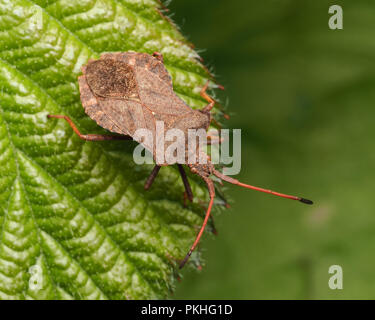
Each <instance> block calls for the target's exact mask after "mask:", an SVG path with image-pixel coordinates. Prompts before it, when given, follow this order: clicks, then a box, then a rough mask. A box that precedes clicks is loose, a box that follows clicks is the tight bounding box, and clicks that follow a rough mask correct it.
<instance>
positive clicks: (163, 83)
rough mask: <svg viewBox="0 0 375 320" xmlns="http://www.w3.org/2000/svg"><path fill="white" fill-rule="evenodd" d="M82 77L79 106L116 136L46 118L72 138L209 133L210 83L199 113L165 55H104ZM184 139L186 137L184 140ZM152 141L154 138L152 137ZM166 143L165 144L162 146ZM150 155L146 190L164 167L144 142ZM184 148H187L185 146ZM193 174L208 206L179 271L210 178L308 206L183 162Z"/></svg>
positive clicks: (212, 191)
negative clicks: (158, 128)
mask: <svg viewBox="0 0 375 320" xmlns="http://www.w3.org/2000/svg"><path fill="white" fill-rule="evenodd" d="M82 73H83V75H82V76H80V77H79V78H78V81H79V89H80V94H81V101H82V105H83V107H84V109H85V112H86V113H87V115H88V116H89V117H90V118H91V119H93V120H95V121H96V122H97V124H98V125H99V126H101V127H103V128H105V129H107V130H109V131H111V132H114V133H118V134H120V136H107V135H97V134H87V135H84V134H81V133H80V132H79V130H78V129H77V128H76V126H75V125H74V123H73V122H72V121H71V119H70V118H69V117H67V116H63V115H48V117H49V118H63V119H65V120H66V121H67V122H68V123H69V124H70V126H71V127H72V128H73V130H74V131H75V133H76V134H77V135H78V136H79V137H80V138H82V139H84V140H88V141H103V140H132V139H133V137H134V134H135V132H136V130H138V129H141V128H144V129H148V130H150V131H151V132H152V133H155V123H156V121H163V122H164V123H165V127H166V128H165V129H166V130H169V129H179V130H181V131H183V132H184V133H187V132H188V130H189V129H204V130H207V129H208V127H209V126H210V122H211V114H210V111H211V109H212V108H213V107H214V104H215V102H214V100H213V99H212V98H211V97H210V96H209V95H208V94H207V93H206V90H207V88H208V83H207V84H206V85H205V86H204V87H203V89H202V90H201V96H202V97H203V98H204V99H206V100H207V101H208V105H207V106H206V107H204V108H203V109H202V110H194V109H192V108H190V107H189V106H188V105H187V104H186V103H185V102H184V101H183V100H181V99H180V98H179V97H178V96H177V95H176V94H175V93H174V91H173V85H172V79H171V77H170V75H169V73H168V71H167V70H166V68H165V66H164V63H163V56H162V55H161V54H160V53H157V52H155V53H154V54H153V55H149V54H146V53H137V52H120V53H106V54H103V55H102V56H101V57H100V59H98V60H89V62H88V63H87V65H85V66H83V67H82ZM186 136H187V135H186ZM154 137H155V134H154ZM166 143H167V142H166ZM142 144H143V145H144V147H145V148H146V149H148V150H149V151H150V152H151V153H152V154H153V155H154V159H155V162H156V166H155V168H154V169H153V171H152V172H151V175H150V176H149V178H148V179H147V181H146V183H145V189H146V190H147V189H149V188H150V187H151V185H152V183H153V181H154V179H155V178H156V176H157V174H158V172H159V170H160V168H161V166H166V165H168V163H166V162H161V163H160V162H157V159H156V157H155V146H156V143H153V145H152V146H151V145H147V143H144V142H143V143H142ZM185 149H186V146H185ZM186 164H187V165H188V167H189V168H190V170H191V172H192V173H194V174H197V175H199V176H200V177H201V178H202V179H203V180H204V181H205V183H206V184H207V187H208V191H209V195H210V202H209V205H208V209H207V212H206V215H205V219H204V222H203V224H202V227H201V229H200V231H199V233H198V235H197V237H196V239H195V241H194V243H193V245H192V247H191V249H190V250H189V252H188V254H187V255H186V257H185V258H184V259H183V261H182V262H181V263H180V267H181V268H182V267H183V266H184V265H185V263H186V262H187V261H188V259H189V257H190V255H191V253H192V252H193V251H194V249H195V247H196V246H197V244H198V242H199V240H200V238H201V236H202V234H203V231H204V229H205V226H206V225H207V222H208V219H209V217H210V213H211V209H212V206H213V202H214V197H215V187H214V184H213V182H212V180H211V179H210V176H211V175H216V176H217V177H218V178H220V179H222V180H224V181H227V182H229V183H232V184H236V185H239V186H242V187H245V188H249V189H254V190H258V191H262V192H266V193H270V194H274V195H277V196H280V197H283V198H288V199H293V200H298V201H301V202H303V203H306V204H312V201H310V200H307V199H304V198H301V197H295V196H289V195H285V194H281V193H277V192H274V191H271V190H266V189H263V188H258V187H254V186H251V185H247V184H243V183H241V182H239V181H238V180H235V179H233V178H230V177H228V176H225V175H223V174H222V173H220V172H218V171H217V170H215V168H214V166H213V165H212V163H211V162H210V161H209V160H208V161H207V163H205V164H200V163H198V162H197V163H190V164H189V163H187V162H186ZM177 165H178V169H179V171H180V174H181V177H182V180H183V184H184V187H185V193H186V195H187V197H188V199H189V200H190V201H192V200H193V194H192V191H191V187H190V185H189V182H188V179H187V177H186V173H185V171H184V168H183V166H182V164H177Z"/></svg>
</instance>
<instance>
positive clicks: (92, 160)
mask: <svg viewBox="0 0 375 320" xmlns="http://www.w3.org/2000/svg"><path fill="white" fill-rule="evenodd" d="M161 9H162V8H161V6H160V3H159V2H158V1H153V0H117V1H111V0H96V1H95V0H79V1H78V0H58V1H55V0H49V1H48V0H45V1H42V0H34V1H29V0H12V1H9V0H0V87H1V91H0V226H1V229H0V299H142V298H146V299H147V298H163V297H166V296H167V295H168V293H169V292H170V290H171V289H172V288H173V282H174V279H175V274H176V269H175V267H176V266H175V263H174V260H175V259H181V258H183V257H184V255H185V253H186V251H187V249H188V248H189V246H190V244H191V243H192V241H193V239H194V236H195V233H196V229H195V227H196V225H200V224H201V222H202V214H203V210H202V208H201V207H200V206H199V205H198V204H197V202H196V203H195V204H192V205H190V206H189V207H188V208H186V209H185V208H184V207H183V204H182V194H183V185H182V182H181V181H180V178H179V175H178V172H177V170H175V169H174V168H169V167H168V168H163V170H162V171H161V172H160V176H159V177H158V179H157V180H156V181H155V184H154V186H153V188H152V190H151V191H149V192H144V190H143V184H144V182H145V179H146V177H147V175H148V174H149V172H150V171H151V169H152V166H150V165H144V166H137V165H135V164H134V163H133V157H132V151H133V149H134V146H135V144H134V143H133V142H124V141H122V142H103V143H102V142H84V141H81V140H80V139H79V138H78V137H77V136H76V135H75V134H74V133H73V131H72V130H71V128H70V127H69V126H68V125H67V124H66V123H65V122H64V121H58V120H55V119H54V120H48V119H47V117H46V115H47V114H65V115H68V116H70V117H71V118H72V119H73V121H74V122H75V123H76V124H77V125H78V127H79V128H80V130H81V132H84V133H102V132H104V130H103V129H101V128H99V127H98V126H97V125H96V124H95V122H94V121H92V120H91V119H90V118H88V117H87V116H86V115H85V114H84V111H83V108H82V106H81V102H80V99H79V90H78V82H77V77H78V76H79V75H80V68H81V66H82V65H83V64H85V63H86V62H87V60H88V59H89V58H98V57H99V55H100V53H102V52H109V51H127V50H134V51H140V52H148V53H152V52H153V51H159V52H161V53H163V54H164V56H165V61H166V66H167V69H168V70H169V72H170V73H171V75H172V78H173V82H174V88H175V91H176V92H177V93H178V94H179V95H180V96H181V97H182V98H183V99H184V100H185V101H186V102H187V103H188V104H189V105H191V106H192V107H201V106H203V105H205V102H204V101H202V99H201V98H200V96H199V91H200V88H201V87H202V85H203V84H204V83H205V82H206V81H207V79H209V78H210V75H209V73H208V72H207V70H206V69H205V68H204V67H203V65H202V64H201V63H200V62H199V61H198V60H197V58H198V55H197V54H196V53H195V51H194V50H193V49H192V48H191V47H190V46H189V44H188V42H187V41H186V40H185V39H184V38H183V37H182V36H181V34H180V33H179V32H178V31H177V29H176V28H175V27H174V26H173V25H172V24H171V22H170V21H169V19H168V18H165V17H164V16H163V15H162V14H161V12H160V10H161ZM191 182H192V187H193V191H194V192H195V194H196V197H197V198H202V199H207V194H206V191H205V189H204V187H203V185H200V184H199V183H198V184H197V183H194V181H191ZM197 201H198V200H197Z"/></svg>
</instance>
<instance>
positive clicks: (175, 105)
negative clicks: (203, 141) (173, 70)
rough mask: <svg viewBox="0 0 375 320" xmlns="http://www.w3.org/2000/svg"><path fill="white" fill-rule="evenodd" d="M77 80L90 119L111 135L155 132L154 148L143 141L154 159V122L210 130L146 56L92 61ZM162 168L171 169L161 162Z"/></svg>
mask: <svg viewBox="0 0 375 320" xmlns="http://www.w3.org/2000/svg"><path fill="white" fill-rule="evenodd" d="M82 73H83V75H82V76H80V77H79V78H78V82H79V88H80V94H81V101H82V105H83V107H84V109H85V112H86V113H87V115H88V116H89V117H90V118H91V119H93V120H95V121H96V122H97V124H98V125H99V126H101V127H103V128H105V129H107V130H109V131H111V132H115V133H119V134H123V135H129V136H132V137H134V133H135V131H136V130H137V129H148V130H150V131H151V132H152V133H153V137H154V141H153V143H152V145H151V144H147V142H142V141H138V142H140V143H142V144H143V145H144V147H145V148H146V149H148V150H149V151H150V152H151V153H152V154H153V155H154V158H155V148H156V142H157V141H156V133H155V131H156V121H163V122H164V124H165V130H169V129H173V128H176V129H180V130H182V131H183V132H185V133H186V136H187V130H188V129H192V128H194V129H198V128H204V129H207V128H208V125H209V117H208V116H207V115H203V114H202V113H201V112H198V111H196V110H193V109H191V108H190V107H189V106H188V105H187V104H186V103H185V102H184V101H183V100H181V99H180V98H179V97H178V96H177V95H176V94H175V93H174V91H173V85H172V79H171V77H170V75H169V74H168V71H167V70H166V68H165V66H164V64H163V63H162V62H161V61H160V60H158V59H156V58H155V57H153V56H151V55H149V54H146V53H137V52H123V53H121V52H120V53H106V54H103V55H102V56H101V57H100V59H98V60H89V62H88V64H87V65H85V66H83V67H82ZM158 164H159V165H167V164H164V163H158Z"/></svg>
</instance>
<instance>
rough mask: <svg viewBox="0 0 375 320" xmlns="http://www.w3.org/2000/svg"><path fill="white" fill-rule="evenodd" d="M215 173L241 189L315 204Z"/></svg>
mask: <svg viewBox="0 0 375 320" xmlns="http://www.w3.org/2000/svg"><path fill="white" fill-rule="evenodd" d="M213 173H214V175H215V176H217V177H218V178H220V179H221V180H224V181H226V182H229V183H231V184H236V185H238V186H240V187H244V188H247V189H252V190H256V191H260V192H264V193H268V194H273V195H275V196H278V197H281V198H286V199H291V200H298V201H300V202H302V203H305V204H313V202H312V201H311V200H308V199H305V198H302V197H296V196H291V195H288V194H283V193H279V192H275V191H272V190H267V189H263V188H259V187H255V186H251V185H249V184H245V183H242V182H240V181H238V180H236V179H233V178H231V177H228V176H226V175H224V174H222V173H221V172H219V171H217V170H214V171H213Z"/></svg>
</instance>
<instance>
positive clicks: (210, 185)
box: [180, 178, 215, 269]
mask: <svg viewBox="0 0 375 320" xmlns="http://www.w3.org/2000/svg"><path fill="white" fill-rule="evenodd" d="M204 181H205V182H206V184H207V187H208V192H209V194H210V203H209V204H208V208H207V211H206V215H205V217H204V221H203V224H202V227H201V229H200V230H199V233H198V235H197V237H196V238H195V241H194V243H193V245H192V246H191V248H190V250H189V252H188V254H187V255H186V257H185V258H184V260H182V262H181V263H180V269H181V268H182V267H183V266H184V265H185V263H186V262H187V261H188V260H189V258H190V256H191V254H192V253H193V251H194V249H195V247H196V246H197V245H198V243H199V240H200V238H201V237H202V235H203V232H204V229H205V228H206V225H207V222H208V220H209V218H210V214H211V209H212V206H213V204H214V198H215V187H214V183H213V182H212V180H211V179H209V178H205V179H204Z"/></svg>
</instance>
